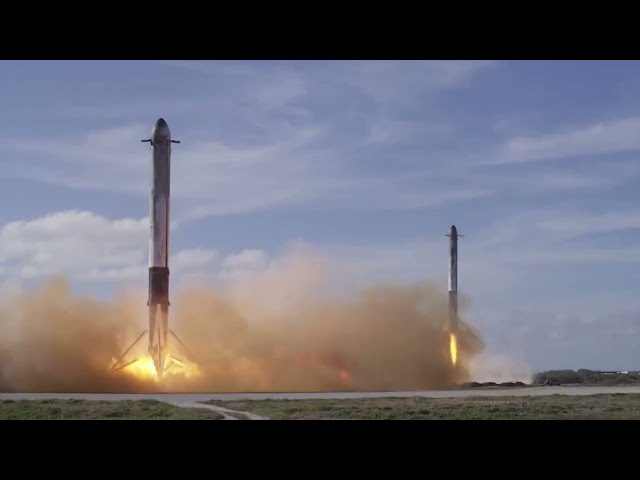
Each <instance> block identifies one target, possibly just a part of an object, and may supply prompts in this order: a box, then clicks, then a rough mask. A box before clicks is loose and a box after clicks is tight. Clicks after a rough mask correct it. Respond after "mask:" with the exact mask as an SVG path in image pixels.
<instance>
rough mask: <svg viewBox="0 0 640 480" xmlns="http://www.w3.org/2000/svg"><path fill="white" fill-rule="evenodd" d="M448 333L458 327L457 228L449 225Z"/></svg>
mask: <svg viewBox="0 0 640 480" xmlns="http://www.w3.org/2000/svg"><path fill="white" fill-rule="evenodd" d="M447 237H449V333H454V332H455V331H456V329H457V328H458V237H462V235H458V230H457V229H456V226H455V225H451V228H450V229H449V233H448V234H447Z"/></svg>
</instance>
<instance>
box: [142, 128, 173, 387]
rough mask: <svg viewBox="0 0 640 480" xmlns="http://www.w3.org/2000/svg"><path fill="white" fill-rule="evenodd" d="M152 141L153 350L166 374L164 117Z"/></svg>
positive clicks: (167, 155) (167, 140) (167, 136)
mask: <svg viewBox="0 0 640 480" xmlns="http://www.w3.org/2000/svg"><path fill="white" fill-rule="evenodd" d="M142 142H149V143H150V144H151V150H152V156H151V161H152V169H151V171H152V173H151V195H150V199H149V200H150V205H149V219H150V222H151V225H150V227H151V228H150V236H149V297H148V300H147V305H148V306H149V346H148V350H149V354H150V355H151V357H152V358H153V362H154V364H155V367H156V371H157V372H158V375H159V376H160V377H161V376H162V371H163V367H164V364H165V356H166V354H167V342H168V333H169V199H170V194H171V144H172V143H180V142H179V141H177V140H172V139H171V132H170V130H169V125H167V122H165V121H164V119H162V118H160V119H158V121H156V123H155V125H154V127H153V130H152V132H151V138H150V139H147V140H142Z"/></svg>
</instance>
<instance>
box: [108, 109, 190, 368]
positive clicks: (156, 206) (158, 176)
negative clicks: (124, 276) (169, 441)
mask: <svg viewBox="0 0 640 480" xmlns="http://www.w3.org/2000/svg"><path fill="white" fill-rule="evenodd" d="M141 141H142V142H148V143H150V144H151V151H152V155H151V192H150V193H151V194H150V199H149V200H150V203H149V210H150V211H149V220H150V236H149V296H148V300H147V306H148V307H149V329H148V332H149V343H148V347H147V350H148V352H149V355H150V356H151V358H152V359H153V363H154V365H155V368H156V373H157V374H158V377H160V378H161V377H162V375H163V373H164V372H165V370H167V368H168V367H170V366H171V365H172V361H173V360H175V361H178V362H180V363H182V362H181V361H180V360H179V359H178V358H177V356H176V355H175V353H176V352H175V350H176V349H175V348H172V347H173V346H171V345H169V341H168V340H169V334H171V336H172V337H173V339H175V340H176V341H177V342H178V343H179V345H180V346H181V347H182V349H183V350H184V351H186V352H187V357H191V354H190V352H188V349H187V348H186V346H185V345H184V344H183V343H182V341H181V340H180V339H179V338H178V337H177V335H176V334H175V333H174V332H173V330H171V329H169V198H170V193H171V144H172V143H180V141H178V140H172V139H171V132H170V130H169V125H167V122H166V121H165V120H164V119H162V118H160V119H158V120H157V121H156V123H155V125H154V126H153V130H152V131H151V138H149V139H146V140H141ZM146 332H147V331H146V330H145V331H144V332H142V334H141V335H140V336H139V337H138V338H137V339H136V341H135V342H133V344H132V345H131V346H130V347H129V348H128V349H127V350H126V351H125V352H124V354H123V355H122V356H121V357H120V358H119V359H118V361H117V362H116V364H115V365H114V366H113V367H112V368H113V369H117V370H120V369H122V368H124V367H126V366H128V365H131V364H132V363H135V362H136V361H137V359H136V360H134V361H132V362H128V363H126V364H122V362H123V359H124V357H125V355H127V353H128V352H129V351H130V350H131V349H132V348H133V346H134V345H135V344H137V343H138V341H140V340H141V339H142V337H143V336H144V334H145V333H146Z"/></svg>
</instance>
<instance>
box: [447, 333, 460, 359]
mask: <svg viewBox="0 0 640 480" xmlns="http://www.w3.org/2000/svg"><path fill="white" fill-rule="evenodd" d="M449 353H450V354H451V364H452V365H453V366H454V367H455V366H456V363H457V362H458V341H457V340H456V336H455V335H454V334H453V333H450V334H449Z"/></svg>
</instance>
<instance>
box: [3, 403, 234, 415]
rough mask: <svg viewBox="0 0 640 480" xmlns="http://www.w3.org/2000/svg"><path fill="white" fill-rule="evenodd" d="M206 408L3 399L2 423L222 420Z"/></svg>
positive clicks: (162, 404) (156, 404)
mask: <svg viewBox="0 0 640 480" xmlns="http://www.w3.org/2000/svg"><path fill="white" fill-rule="evenodd" d="M222 418H223V416H222V415H221V414H220V413H217V412H215V411H213V410H210V409H208V408H207V407H205V406H204V405H203V408H180V407H176V406H174V405H169V404H168V403H164V402H159V401H157V400H122V401H117V400H114V401H101V400H93V401H92V400H78V399H70V400H8V399H5V400H0V420H222Z"/></svg>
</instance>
